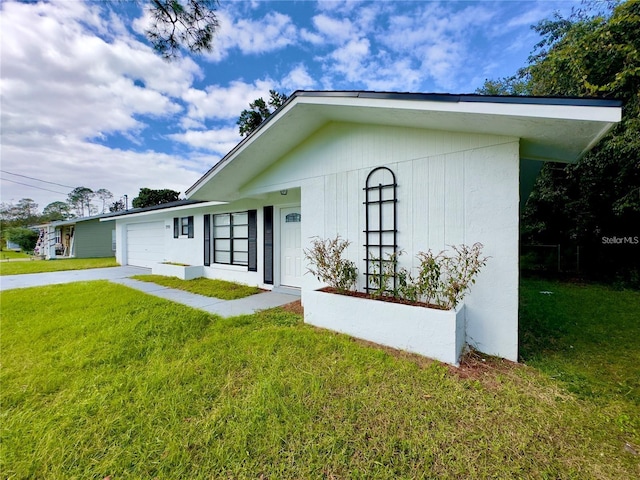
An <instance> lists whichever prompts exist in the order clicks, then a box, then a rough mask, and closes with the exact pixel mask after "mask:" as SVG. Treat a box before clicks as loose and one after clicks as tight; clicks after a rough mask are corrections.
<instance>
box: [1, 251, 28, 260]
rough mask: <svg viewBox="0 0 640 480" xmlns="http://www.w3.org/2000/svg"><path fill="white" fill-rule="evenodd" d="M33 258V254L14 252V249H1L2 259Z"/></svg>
mask: <svg viewBox="0 0 640 480" xmlns="http://www.w3.org/2000/svg"><path fill="white" fill-rule="evenodd" d="M26 258H31V255H29V254H27V253H24V252H14V251H13V250H2V251H0V260H15V259H26Z"/></svg>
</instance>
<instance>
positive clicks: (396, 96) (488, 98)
mask: <svg viewBox="0 0 640 480" xmlns="http://www.w3.org/2000/svg"><path fill="white" fill-rule="evenodd" d="M297 97H314V98H323V97H324V98H372V99H385V100H408V101H416V100H419V101H427V102H450V103H463V102H468V103H503V104H514V105H517V104H520V105H567V106H575V107H621V106H622V101H620V100H610V99H602V98H589V97H557V96H549V97H537V96H536V97H534V96H519V95H480V94H475V93H467V94H452V93H412V92H369V91H358V90H332V91H323V90H296V91H295V92H293V93H292V94H291V96H290V97H289V98H288V99H287V101H286V102H284V103H283V104H282V105H281V106H280V107H279V108H278V109H277V110H275V111H274V112H273V114H272V115H271V116H269V118H267V119H266V120H265V121H264V122H262V123H261V124H260V125H259V126H258V128H256V129H255V130H254V131H253V132H251V133H250V134H249V135H247V136H246V137H245V138H243V139H242V140H241V141H240V143H238V144H237V145H236V146H235V147H233V148H232V149H231V150H230V151H229V153H227V154H226V155H225V156H224V157H222V158H221V159H220V160H219V161H218V162H216V163H215V164H214V165H213V166H212V167H211V168H210V169H209V170H207V172H206V173H205V174H204V175H202V177H200V178H199V179H198V180H197V181H196V183H194V184H193V185H191V186H190V187H189V188H188V189H187V190H186V192H185V194H186V195H189V193H190V192H191V191H193V190H194V189H195V188H196V187H197V186H198V185H200V184H201V183H203V182H204V181H205V179H207V178H208V177H209V175H210V174H211V173H213V172H214V171H215V170H217V169H218V167H219V166H220V165H222V164H224V163H225V162H226V161H227V159H229V158H231V157H232V156H233V154H234V153H235V152H237V151H238V150H239V149H241V148H242V146H243V145H244V144H245V143H247V142H248V141H249V140H250V139H251V138H253V137H254V136H255V135H257V134H258V133H259V132H260V131H261V130H262V129H263V128H264V127H265V126H266V125H268V124H269V123H270V122H271V121H273V120H274V118H276V117H277V116H278V115H277V114H278V113H279V112H280V111H282V110H283V109H284V108H286V106H287V105H289V104H290V103H292V102H293V101H294V100H295V99H296V98H297Z"/></svg>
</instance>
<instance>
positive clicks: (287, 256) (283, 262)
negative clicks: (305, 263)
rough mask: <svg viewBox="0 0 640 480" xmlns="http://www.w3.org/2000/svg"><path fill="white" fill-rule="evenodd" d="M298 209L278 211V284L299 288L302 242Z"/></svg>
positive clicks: (300, 218)
mask: <svg viewBox="0 0 640 480" xmlns="http://www.w3.org/2000/svg"><path fill="white" fill-rule="evenodd" d="M301 220H302V217H301V215H300V207H295V208H283V209H281V210H280V284H281V285H286V286H289V287H300V284H301V279H302V240H301V230H300V223H301Z"/></svg>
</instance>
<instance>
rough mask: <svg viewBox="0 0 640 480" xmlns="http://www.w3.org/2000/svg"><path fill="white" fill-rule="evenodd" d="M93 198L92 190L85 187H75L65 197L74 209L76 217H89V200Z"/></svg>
mask: <svg viewBox="0 0 640 480" xmlns="http://www.w3.org/2000/svg"><path fill="white" fill-rule="evenodd" d="M94 196H95V193H93V190H91V189H90V188H87V187H76V188H74V189H73V190H71V192H70V193H69V195H68V196H67V202H68V203H69V205H71V207H72V208H74V209H75V211H76V214H77V215H78V217H84V216H85V213H86V215H91V200H92V199H93V197H94Z"/></svg>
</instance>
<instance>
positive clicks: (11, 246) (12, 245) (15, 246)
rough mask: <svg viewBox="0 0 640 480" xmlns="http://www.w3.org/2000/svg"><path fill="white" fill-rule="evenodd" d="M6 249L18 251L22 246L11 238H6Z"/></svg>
mask: <svg viewBox="0 0 640 480" xmlns="http://www.w3.org/2000/svg"><path fill="white" fill-rule="evenodd" d="M7 250H13V251H14V252H19V251H20V250H22V247H20V245H18V244H17V243H15V242H12V241H11V240H7Z"/></svg>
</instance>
